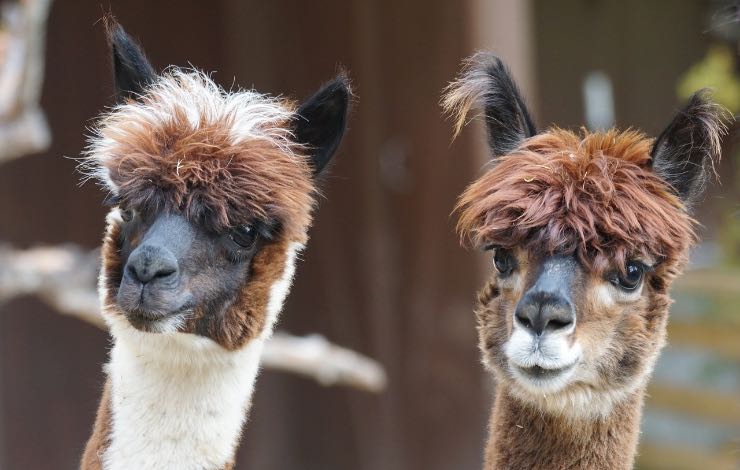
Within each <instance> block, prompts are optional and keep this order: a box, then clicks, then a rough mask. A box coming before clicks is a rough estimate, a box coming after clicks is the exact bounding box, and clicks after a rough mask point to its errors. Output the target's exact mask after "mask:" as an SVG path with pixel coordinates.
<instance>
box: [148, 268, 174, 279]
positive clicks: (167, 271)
mask: <svg viewBox="0 0 740 470" xmlns="http://www.w3.org/2000/svg"><path fill="white" fill-rule="evenodd" d="M176 272H177V269H175V268H172V267H168V268H161V269H160V270H159V271H157V272H155V273H154V276H153V278H165V277H169V276H171V275H173V274H175V273H176Z"/></svg>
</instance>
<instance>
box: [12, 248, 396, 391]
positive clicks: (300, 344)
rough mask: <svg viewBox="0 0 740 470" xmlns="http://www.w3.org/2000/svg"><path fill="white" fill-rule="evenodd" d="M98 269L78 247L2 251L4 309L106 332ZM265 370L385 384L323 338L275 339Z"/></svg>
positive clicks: (368, 364)
mask: <svg viewBox="0 0 740 470" xmlns="http://www.w3.org/2000/svg"><path fill="white" fill-rule="evenodd" d="M98 264H99V256H98V251H97V250H94V251H86V250H83V249H81V248H79V247H77V246H74V245H68V246H58V247H44V248H33V249H29V250H16V249H14V248H11V247H9V246H0V303H2V302H5V301H8V300H10V299H12V298H14V297H17V296H19V295H36V296H38V297H39V298H41V299H42V300H43V301H44V302H46V303H47V304H49V305H50V306H52V307H53V308H54V309H55V310H57V311H58V312H60V313H62V314H66V315H70V316H72V317H75V318H78V319H80V320H84V321H86V322H88V323H91V324H93V325H95V326H97V327H99V328H105V322H104V321H103V318H102V317H101V316H100V313H99V304H98V296H97V292H96V279H97V270H98ZM262 364H263V366H264V367H266V368H269V369H274V370H282V371H287V372H292V373H295V374H298V375H303V376H306V377H310V378H313V379H315V380H316V381H318V382H319V383H321V384H323V385H345V386H350V387H354V388H359V389H361V390H366V391H370V392H379V391H381V390H383V389H384V388H385V384H386V376H385V371H384V370H383V367H382V366H381V365H380V364H378V363H377V362H376V361H374V360H372V359H370V358H367V357H365V356H362V355H361V354H358V353H356V352H354V351H351V350H348V349H345V348H342V347H340V346H337V345H334V344H331V343H330V342H328V341H327V340H326V339H325V338H324V337H322V336H319V335H310V336H306V337H297V336H293V335H289V334H287V333H282V332H278V333H275V335H274V336H273V337H272V338H271V339H270V340H269V341H268V342H267V343H266V345H265V350H264V353H263V358H262Z"/></svg>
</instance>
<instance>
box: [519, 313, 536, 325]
mask: <svg viewBox="0 0 740 470" xmlns="http://www.w3.org/2000/svg"><path fill="white" fill-rule="evenodd" d="M516 319H517V321H518V322H519V324H520V325H522V326H523V327H524V328H532V322H531V321H530V320H529V318H527V316H526V315H524V314H522V313H521V312H517V313H516Z"/></svg>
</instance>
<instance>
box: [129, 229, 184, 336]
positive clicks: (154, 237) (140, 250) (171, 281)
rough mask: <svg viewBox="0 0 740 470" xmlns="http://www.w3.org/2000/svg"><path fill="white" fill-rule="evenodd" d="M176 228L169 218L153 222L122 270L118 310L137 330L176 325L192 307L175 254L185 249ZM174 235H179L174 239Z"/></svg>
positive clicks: (155, 329) (157, 328) (154, 329)
mask: <svg viewBox="0 0 740 470" xmlns="http://www.w3.org/2000/svg"><path fill="white" fill-rule="evenodd" d="M175 225H176V222H175V221H173V220H172V218H165V219H164V220H162V222H161V223H160V221H157V222H155V223H154V224H153V225H152V227H151V228H150V229H149V230H148V231H147V233H146V234H145V236H144V238H143V240H142V242H141V244H139V246H137V247H136V248H135V249H134V250H133V251H132V252H131V254H130V255H129V256H128V259H127V260H126V263H125V266H124V268H123V272H122V277H121V284H120V286H119V289H118V295H117V301H118V306H119V307H120V309H121V310H122V311H123V313H124V314H125V315H126V318H127V319H128V321H129V322H130V323H131V324H132V325H133V326H134V327H135V328H137V329H139V330H143V331H159V330H161V329H162V328H159V326H161V325H162V324H164V323H166V322H172V321H176V320H177V317H180V316H182V314H184V313H186V312H187V311H188V308H189V306H190V304H191V303H192V301H191V299H190V295H189V294H188V290H187V288H186V287H185V286H183V284H184V283H183V282H182V279H183V275H182V269H181V267H180V264H179V262H178V258H177V256H176V254H175V252H174V251H177V250H178V248H179V249H183V248H184V247H183V244H182V243H180V242H182V240H181V239H182V238H183V235H182V231H181V230H180V231H177V230H176V228H177V227H175ZM173 233H179V234H180V235H179V236H177V237H173V236H172V234H173ZM186 233H187V232H186ZM184 245H185V247H186V246H188V243H185V244H184ZM173 250H174V251H173Z"/></svg>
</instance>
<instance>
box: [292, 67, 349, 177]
mask: <svg viewBox="0 0 740 470" xmlns="http://www.w3.org/2000/svg"><path fill="white" fill-rule="evenodd" d="M351 95H352V92H351V90H350V86H349V79H348V78H347V76H346V75H345V74H344V73H341V74H339V75H338V76H337V77H336V78H334V79H333V80H332V81H330V82H329V83H327V84H325V85H324V86H322V87H321V89H320V90H319V91H317V92H316V94H314V95H313V96H312V97H311V98H309V99H308V100H306V102H304V103H303V104H302V105H301V106H300V107H299V108H298V110H297V111H296V114H297V118H296V121H295V128H294V130H293V132H294V134H295V139H296V141H297V142H298V143H300V144H303V145H305V146H306V147H307V148H308V154H309V156H310V157H311V163H312V165H313V171H314V176H316V175H318V174H320V173H321V172H322V171H323V170H324V169H325V168H326V165H327V163H329V161H330V160H331V157H332V155H334V152H335V151H336V150H337V147H339V143H340V142H341V141H342V136H343V135H344V130H345V128H346V127H347V112H348V110H349V101H350V96H351Z"/></svg>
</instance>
